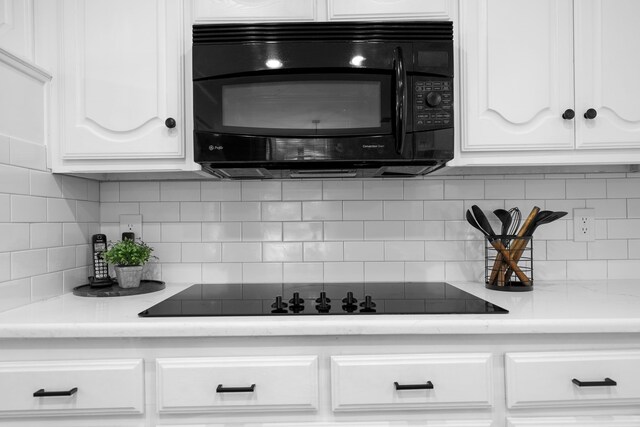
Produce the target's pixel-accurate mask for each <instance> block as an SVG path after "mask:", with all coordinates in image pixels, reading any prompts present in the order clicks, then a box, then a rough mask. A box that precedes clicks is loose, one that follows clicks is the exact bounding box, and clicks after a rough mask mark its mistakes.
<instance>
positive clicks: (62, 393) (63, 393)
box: [33, 387, 78, 397]
mask: <svg viewBox="0 0 640 427" xmlns="http://www.w3.org/2000/svg"><path fill="white" fill-rule="evenodd" d="M77 392H78V387H74V388H72V389H71V390H68V391H44V389H43V388H41V389H40V390H38V391H36V392H35V393H33V397H55V396H73V395H74V394H76V393H77Z"/></svg>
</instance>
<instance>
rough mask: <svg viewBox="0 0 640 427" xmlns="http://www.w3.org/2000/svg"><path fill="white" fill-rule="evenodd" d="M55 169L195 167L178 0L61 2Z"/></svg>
mask: <svg viewBox="0 0 640 427" xmlns="http://www.w3.org/2000/svg"><path fill="white" fill-rule="evenodd" d="M59 7H60V10H59V15H60V16H61V18H60V19H59V21H58V30H57V31H58V33H59V34H58V40H59V44H60V46H61V49H60V57H59V61H58V62H59V64H58V67H59V73H58V75H57V76H58V77H59V80H60V81H59V82H57V94H58V105H57V106H54V108H56V107H57V111H58V118H59V122H58V129H59V135H58V138H57V143H55V144H53V147H52V148H53V150H52V151H53V155H52V169H53V171H54V172H101V171H106V172H112V171H131V170H134V171H137V170H188V169H193V168H194V167H193V161H192V160H193V159H192V157H193V156H192V154H191V151H190V150H189V149H188V148H187V147H190V145H189V144H187V143H186V136H187V135H188V134H189V129H190V126H189V125H188V124H187V122H186V120H187V119H186V115H185V105H184V103H185V95H184V87H185V80H184V79H185V72H184V60H185V59H184V58H185V53H184V45H183V40H184V36H183V28H184V23H183V19H184V18H183V16H184V15H183V6H182V2H181V1H178V0H162V1H156V0H142V1H136V2H133V3H132V2H130V1H126V0H118V1H110V2H105V1H97V0H94V1H77V0H65V1H64V2H62V3H61V4H60V6H59Z"/></svg>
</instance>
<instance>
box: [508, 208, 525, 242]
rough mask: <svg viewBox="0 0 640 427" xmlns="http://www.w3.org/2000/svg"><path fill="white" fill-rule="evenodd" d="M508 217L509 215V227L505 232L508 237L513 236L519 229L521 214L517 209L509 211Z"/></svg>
mask: <svg viewBox="0 0 640 427" xmlns="http://www.w3.org/2000/svg"><path fill="white" fill-rule="evenodd" d="M509 215H511V226H510V227H509V230H508V231H507V234H508V235H510V236H513V235H515V234H516V233H517V232H518V229H519V228H520V221H522V213H521V212H520V209H518V208H511V209H509Z"/></svg>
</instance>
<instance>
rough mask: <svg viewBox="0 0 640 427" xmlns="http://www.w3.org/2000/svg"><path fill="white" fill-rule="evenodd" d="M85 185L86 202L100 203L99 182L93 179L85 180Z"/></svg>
mask: <svg viewBox="0 0 640 427" xmlns="http://www.w3.org/2000/svg"><path fill="white" fill-rule="evenodd" d="M87 185H88V186H89V195H88V197H89V198H88V200H89V201H91V202H99V201H100V182H99V181H95V180H93V179H89V180H87Z"/></svg>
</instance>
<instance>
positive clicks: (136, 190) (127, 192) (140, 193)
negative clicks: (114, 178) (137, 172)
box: [120, 181, 160, 202]
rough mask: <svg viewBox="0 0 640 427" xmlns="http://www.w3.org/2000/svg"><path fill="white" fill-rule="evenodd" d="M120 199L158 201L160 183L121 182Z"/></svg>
mask: <svg viewBox="0 0 640 427" xmlns="http://www.w3.org/2000/svg"><path fill="white" fill-rule="evenodd" d="M120 201H121V202H159V201H160V183H159V182H157V181H136V182H121V183H120Z"/></svg>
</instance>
